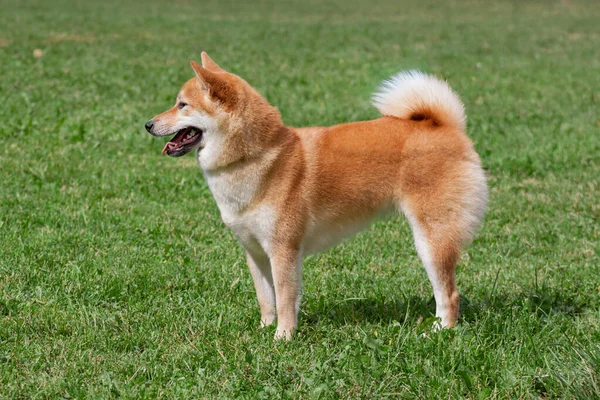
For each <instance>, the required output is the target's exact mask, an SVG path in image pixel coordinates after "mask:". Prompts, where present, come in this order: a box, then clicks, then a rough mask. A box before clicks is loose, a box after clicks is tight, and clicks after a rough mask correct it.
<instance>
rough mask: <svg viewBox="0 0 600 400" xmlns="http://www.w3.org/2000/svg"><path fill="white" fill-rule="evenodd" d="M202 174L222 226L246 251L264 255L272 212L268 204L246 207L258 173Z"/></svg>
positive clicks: (269, 234) (257, 185)
mask: <svg viewBox="0 0 600 400" xmlns="http://www.w3.org/2000/svg"><path fill="white" fill-rule="evenodd" d="M204 175H205V177H206V182H207V183H208V187H209V188H210V190H211V192H212V194H213V197H214V199H215V201H216V202H217V206H218V207H219V211H220V212H221V219H222V220H223V222H224V223H225V225H227V226H228V227H229V228H230V229H231V230H232V231H233V232H234V233H235V235H236V236H237V238H238V239H239V241H240V242H241V243H242V245H243V246H244V248H245V249H246V250H248V251H250V252H253V253H262V252H265V253H267V254H268V253H269V251H270V246H269V243H270V239H271V236H272V232H273V228H274V225H275V212H274V210H273V209H272V208H271V207H269V206H268V205H258V206H255V207H251V208H250V205H251V203H252V200H253V199H254V196H255V195H256V192H257V190H258V189H259V185H260V176H259V175H258V174H257V175H254V174H239V173H235V174H232V173H210V172H205V174H204ZM240 175H243V176H240Z"/></svg>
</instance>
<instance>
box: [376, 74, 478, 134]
mask: <svg viewBox="0 0 600 400" xmlns="http://www.w3.org/2000/svg"><path fill="white" fill-rule="evenodd" d="M373 105H374V106H375V107H376V108H377V109H378V110H379V111H380V112H381V114H382V115H384V116H393V117H397V118H400V119H409V120H413V121H421V120H431V121H433V123H434V124H436V125H440V126H448V127H452V128H456V129H460V130H462V131H464V130H465V125H466V119H467V117H466V115H465V108H464V106H463V103H462V101H461V100H460V98H459V97H458V95H457V94H456V93H455V92H454V91H453V90H452V89H451V88H450V86H449V85H448V83H446V82H445V81H442V80H440V79H438V78H436V77H434V76H431V75H427V74H424V73H423V72H419V71H403V72H400V73H398V74H396V75H394V76H393V77H391V78H390V79H388V80H387V81H384V82H383V83H382V84H381V86H380V87H379V90H378V91H377V92H376V93H375V94H374V95H373Z"/></svg>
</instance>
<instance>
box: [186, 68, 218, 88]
mask: <svg viewBox="0 0 600 400" xmlns="http://www.w3.org/2000/svg"><path fill="white" fill-rule="evenodd" d="M190 65H191V66H192V68H193V69H194V72H195V73H196V78H198V82H199V83H200V86H201V87H202V89H204V90H206V91H210V86H211V82H213V83H214V81H215V77H214V74H213V73H212V72H210V71H209V70H207V69H206V68H204V67H203V66H201V65H200V64H198V63H197V62H196V61H190Z"/></svg>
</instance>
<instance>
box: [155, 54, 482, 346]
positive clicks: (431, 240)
mask: <svg viewBox="0 0 600 400" xmlns="http://www.w3.org/2000/svg"><path fill="white" fill-rule="evenodd" d="M202 61H203V66H200V65H198V64H196V63H194V62H192V67H193V69H194V71H195V72H196V75H197V76H196V77H195V78H193V79H191V80H189V81H188V82H187V83H186V84H185V85H184V86H183V88H182V90H181V91H180V95H179V96H180V98H181V99H183V101H185V103H187V104H188V105H190V107H191V110H192V111H194V110H196V111H197V110H202V111H203V112H204V113H206V114H207V115H209V116H210V118H214V119H215V121H217V124H218V127H219V130H218V131H219V132H220V133H219V135H220V137H219V140H221V141H222V143H223V144H222V146H221V147H220V148H219V149H220V150H219V154H218V157H216V159H215V160H213V161H211V164H210V165H209V164H205V165H203V161H202V157H203V156H202V152H203V151H205V149H202V148H201V149H199V152H198V157H199V159H200V163H201V165H202V166H203V168H204V170H205V174H206V176H207V179H212V178H211V177H213V176H216V175H219V177H220V178H219V179H224V178H226V179H228V181H227V182H232V183H238V182H241V181H243V180H250V179H251V178H252V179H254V178H256V184H253V185H252V186H248V188H249V189H245V190H246V192H240V193H238V192H235V193H234V192H233V191H234V189H228V188H224V187H225V186H227V185H225V186H223V185H221V186H218V185H217V184H214V185H213V184H211V181H210V180H209V186H210V187H211V190H213V193H214V194H215V197H216V198H217V201H218V203H219V198H221V197H222V196H221V192H223V193H225V194H226V195H227V196H229V195H230V193H229V192H227V191H228V190H231V191H232V192H231V193H233V194H232V195H236V196H237V195H239V196H242V195H245V194H246V193H251V196H250V199H249V200H248V201H247V202H244V203H243V204H242V206H240V209H239V210H238V211H236V213H235V215H234V216H233V217H231V216H227V217H226V215H225V214H224V216H223V218H224V220H225V222H226V223H227V224H228V225H230V226H231V227H232V229H233V230H234V232H236V234H237V235H238V236H239V237H240V240H241V242H242V244H243V245H244V247H245V248H246V251H247V254H248V262H249V266H250V269H251V272H252V275H253V277H254V280H255V285H256V289H257V294H258V298H259V303H260V307H261V314H262V321H263V322H264V323H265V324H269V323H271V322H273V320H274V318H275V312H276V313H277V318H278V324H279V325H278V330H277V336H278V337H286V338H289V337H290V335H291V334H292V332H293V331H294V330H295V329H296V327H297V309H298V304H299V297H300V286H301V266H300V265H301V263H300V260H301V257H302V254H303V253H305V252H308V251H313V250H318V248H319V246H318V245H314V246H313V244H312V243H313V242H315V240H313V239H314V237H315V236H317V239H318V236H319V235H323V236H324V237H328V235H330V236H331V237H332V238H338V237H343V236H344V235H346V233H347V232H346V230H345V229H346V227H348V226H355V225H356V226H362V225H364V224H366V223H368V222H369V221H370V220H372V219H373V218H374V217H376V216H378V215H380V214H381V213H384V212H385V211H386V210H390V209H401V210H402V211H404V212H405V213H406V214H407V216H408V217H409V221H410V222H411V225H412V227H413V229H414V230H415V240H416V242H417V248H418V249H419V254H420V255H421V257H422V259H423V261H424V263H425V264H426V267H427V272H428V274H429V276H430V279H431V280H432V283H433V284H434V291H435V294H436V303H437V305H438V315H439V316H440V317H441V318H442V324H443V325H444V326H453V325H454V324H455V323H456V319H457V316H458V306H459V304H458V303H459V301H458V292H457V290H456V285H455V279H454V271H455V266H456V263H457V261H458V258H459V252H460V250H461V248H462V247H463V246H464V245H465V244H467V243H468V242H469V241H470V240H471V239H472V237H473V234H474V230H475V229H476V227H477V225H478V223H479V220H480V219H481V216H482V214H481V213H482V210H479V209H478V208H477V207H479V208H481V207H483V206H484V205H485V201H486V198H487V197H486V196H487V192H486V190H485V181H484V180H483V181H482V179H483V178H482V177H483V173H482V170H481V166H480V161H479V157H478V156H477V154H476V153H475V151H474V149H473V146H472V144H471V141H470V140H469V139H468V137H467V136H466V135H465V133H464V132H463V130H462V129H461V126H462V124H463V123H464V121H459V120H457V119H456V118H454V119H453V117H452V115H451V113H450V112H449V111H448V110H447V109H446V108H444V107H441V108H440V107H437V106H436V105H435V104H434V105H433V106H432V105H431V104H429V105H425V106H423V107H420V108H418V107H417V108H416V109H415V112H414V113H412V114H411V115H410V117H409V118H404V119H401V118H397V117H394V116H382V117H381V118H378V119H375V120H372V121H364V122H354V123H347V124H341V125H336V126H332V127H314V128H292V127H287V126H285V125H284V124H283V122H282V120H281V117H280V115H279V112H278V111H277V110H276V109H275V108H274V107H272V106H271V105H269V103H268V102H267V101H266V100H265V99H264V98H263V97H262V96H261V95H260V94H258V92H256V91H255V90H254V89H253V88H252V87H251V86H250V85H248V84H247V83H246V82H245V81H244V80H243V79H241V78H239V77H237V76H236V75H233V74H230V73H228V72H226V71H224V70H223V69H221V68H220V67H219V66H218V65H217V64H216V63H215V62H214V61H212V60H211V59H210V58H209V57H208V56H207V55H206V53H203V54H202ZM192 111H190V112H192ZM181 112H182V110H178V108H177V107H173V108H172V109H170V110H168V111H166V112H165V113H163V114H160V115H158V116H157V117H155V118H154V121H155V122H156V121H158V122H160V123H162V124H166V125H169V124H171V125H174V124H175V122H174V121H176V120H177V119H178V118H181V116H180V113H181ZM207 140H208V139H207ZM474 196H475V197H476V198H477V201H478V202H479V203H477V204H474ZM219 206H220V208H221V204H219ZM224 210H225V207H223V208H222V212H224V213H225V211H224ZM264 210H267V212H266V213H265V212H263V211H264ZM259 212H261V213H262V214H260V215H261V216H258V215H259ZM255 213H256V214H255ZM479 214H481V215H479ZM227 215H229V213H228V214H227ZM254 215H256V216H257V217H255V216H254ZM264 215H269V216H270V215H272V216H273V218H272V219H273V220H272V221H270V220H269V221H270V222H269V223H268V224H266V223H265V222H264V220H265V218H266V217H264ZM261 218H262V220H261ZM266 219H268V218H266ZM239 221H242V222H243V223H242V222H239ZM248 221H249V222H248ZM252 224H255V225H256V226H261V227H262V226H263V225H264V226H266V227H267V228H265V229H264V230H265V232H266V233H265V232H263V230H262V229H263V228H260V229H259V228H254V227H253V225H252ZM348 230H352V229H348ZM350 233H352V232H350ZM316 241H318V240H316ZM334 241H335V240H332V241H331V242H334ZM328 243H329V242H328ZM313 247H314V249H313ZM269 285H270V287H269ZM275 303H276V310H275Z"/></svg>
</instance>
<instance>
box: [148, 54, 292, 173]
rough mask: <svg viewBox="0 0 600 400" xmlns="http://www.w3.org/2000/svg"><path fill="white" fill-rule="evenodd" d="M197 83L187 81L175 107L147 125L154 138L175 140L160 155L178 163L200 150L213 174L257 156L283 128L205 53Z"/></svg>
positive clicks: (244, 86) (267, 107)
mask: <svg viewBox="0 0 600 400" xmlns="http://www.w3.org/2000/svg"><path fill="white" fill-rule="evenodd" d="M190 64H191V66H192V68H193V69H194V72H195V73H196V77H195V78H192V79H190V80H189V81H187V82H186V83H185V84H184V85H183V87H182V88H181V90H180V91H179V94H178V95H177V101H176V103H175V105H174V106H173V107H172V108H171V109H169V110H167V111H165V112H163V113H161V114H158V115H157V116H155V117H154V118H152V119H151V120H150V121H148V122H147V123H146V130H147V131H148V132H149V133H150V134H152V135H154V136H170V135H173V134H175V136H174V137H173V138H172V139H171V140H170V141H169V142H168V143H167V144H166V145H165V147H164V149H163V154H164V153H166V154H167V155H169V156H171V157H179V156H182V155H184V154H186V153H188V152H190V151H191V150H193V149H198V158H199V160H200V163H201V165H202V167H203V168H205V169H206V168H215V167H219V166H224V165H227V164H230V163H232V162H235V161H237V160H239V159H243V158H245V157H248V156H249V155H250V153H252V152H254V151H259V150H260V149H261V146H263V145H264V144H265V142H266V141H268V136H270V135H272V134H273V132H275V131H277V130H278V129H279V128H280V127H281V126H282V125H283V124H282V122H281V118H280V116H279V112H278V111H277V110H276V109H275V108H274V107H272V106H270V105H269V104H268V102H267V101H266V100H265V99H264V98H263V97H262V96H261V95H260V94H258V92H256V91H255V90H254V89H253V88H252V87H251V86H250V85H249V84H248V83H246V81H244V80H243V79H242V78H240V77H238V76H237V75H234V74H231V73H229V72H227V71H225V70H224V69H222V68H221V67H219V66H218V65H217V64H216V63H215V62H214V61H213V60H212V59H211V58H210V57H209V56H208V55H207V54H206V53H204V52H203V53H202V66H200V65H198V64H197V63H195V62H194V61H192V62H191V63H190Z"/></svg>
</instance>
